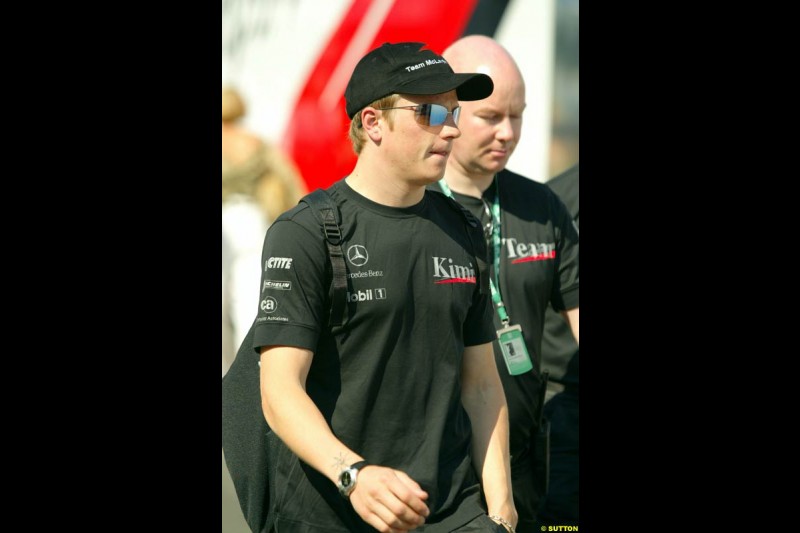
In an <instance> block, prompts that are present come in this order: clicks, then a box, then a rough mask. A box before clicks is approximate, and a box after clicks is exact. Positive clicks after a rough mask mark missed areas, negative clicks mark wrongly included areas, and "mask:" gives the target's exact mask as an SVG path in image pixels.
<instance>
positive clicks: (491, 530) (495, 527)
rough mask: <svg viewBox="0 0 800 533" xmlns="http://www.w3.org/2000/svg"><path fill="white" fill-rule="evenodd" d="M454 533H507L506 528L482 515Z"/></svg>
mask: <svg viewBox="0 0 800 533" xmlns="http://www.w3.org/2000/svg"><path fill="white" fill-rule="evenodd" d="M453 532H454V533H506V528H504V527H503V526H501V525H500V524H498V523H497V522H495V521H494V520H492V519H491V518H489V517H488V516H486V515H485V514H484V515H480V516H479V517H477V518H475V519H474V520H470V521H469V522H468V523H467V524H464V525H463V526H461V527H460V528H458V529H454V530H453Z"/></svg>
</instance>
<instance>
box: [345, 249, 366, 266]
mask: <svg viewBox="0 0 800 533" xmlns="http://www.w3.org/2000/svg"><path fill="white" fill-rule="evenodd" d="M347 260H348V261H350V263H352V264H353V265H354V266H357V267H360V266H364V265H366V264H367V261H369V253H367V249H366V248H364V247H363V246H361V245H360V244H354V245H352V246H351V247H350V248H348V249H347Z"/></svg>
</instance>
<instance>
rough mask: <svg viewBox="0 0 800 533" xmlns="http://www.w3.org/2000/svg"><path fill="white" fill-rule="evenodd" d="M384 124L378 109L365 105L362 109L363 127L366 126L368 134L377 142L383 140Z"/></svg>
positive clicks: (365, 129)
mask: <svg viewBox="0 0 800 533" xmlns="http://www.w3.org/2000/svg"><path fill="white" fill-rule="evenodd" d="M382 126H383V124H382V123H381V120H380V118H379V117H378V111H377V110H376V109H375V108H374V107H365V108H364V109H362V110H361V127H362V128H364V131H365V132H366V134H367V136H368V137H369V138H370V139H371V140H372V141H373V142H376V143H379V142H380V141H381V138H382V137H383V132H382V130H381V128H382Z"/></svg>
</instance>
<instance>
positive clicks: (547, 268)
mask: <svg viewBox="0 0 800 533" xmlns="http://www.w3.org/2000/svg"><path fill="white" fill-rule="evenodd" d="M442 56H443V57H444V58H445V59H446V60H447V61H448V63H449V64H450V66H451V67H452V68H453V70H454V71H456V72H480V73H484V74H488V75H489V76H490V77H491V78H492V81H493V82H494V91H493V92H492V94H491V95H490V96H489V97H488V98H484V99H482V100H476V101H472V102H461V117H460V120H459V123H458V127H459V129H460V130H461V137H460V138H459V139H457V140H456V141H455V142H454V143H453V149H452V151H451V153H450V157H449V159H448V161H447V167H446V170H445V175H444V178H443V179H442V180H441V181H440V182H439V183H438V184H432V185H430V186H429V187H430V188H434V189H439V190H441V191H442V192H443V193H444V194H447V195H448V196H452V197H453V198H455V199H456V200H457V201H458V202H459V203H461V204H462V205H463V206H464V207H466V208H467V209H468V210H469V211H470V212H472V214H474V215H475V216H476V217H478V218H479V219H480V220H481V222H482V223H483V227H484V234H485V237H486V240H487V245H488V250H489V256H490V265H491V276H490V279H491V280H492V298H493V300H494V304H495V314H494V323H495V328H496V329H497V330H498V339H499V340H495V342H494V343H493V346H494V355H495V362H496V364H497V367H498V370H499V373H500V377H501V380H502V382H503V387H504V390H505V393H506V400H507V403H508V414H509V422H510V446H511V456H512V462H511V475H512V483H513V490H514V503H515V505H516V508H517V511H518V513H519V524H518V526H517V531H518V532H519V533H527V532H530V531H536V530H539V527H538V526H539V525H538V524H537V523H536V514H537V508H538V506H539V502H540V500H541V499H542V496H543V494H544V492H545V489H546V484H547V468H546V465H547V431H548V428H547V421H546V420H545V421H543V419H542V404H543V396H544V392H545V388H546V380H547V377H546V375H544V376H543V375H542V372H541V371H540V370H541V345H542V336H543V327H544V314H545V310H546V309H547V306H548V304H552V306H553V308H554V309H556V310H557V311H559V312H560V313H561V314H562V316H563V317H564V318H565V320H566V321H567V323H568V324H569V326H570V329H571V331H572V333H573V335H574V337H575V339H576V341H577V340H578V323H579V312H578V281H579V276H578V231H577V228H576V227H575V225H574V224H573V222H572V216H571V215H570V213H569V211H568V209H567V208H566V207H565V205H564V203H563V202H562V201H561V200H560V199H559V198H558V196H556V195H555V194H554V193H553V192H552V191H551V190H550V189H549V188H548V187H547V186H545V185H544V184H541V183H537V182H535V181H533V180H531V179H528V178H525V177H523V176H520V175H518V174H515V173H513V172H510V171H508V170H506V164H507V163H508V160H509V158H510V157H511V155H512V154H513V153H514V149H515V148H516V146H517V143H518V142H519V139H520V132H521V128H522V114H523V112H524V111H525V82H524V80H523V78H522V73H521V72H520V70H519V68H518V66H517V64H516V62H515V61H514V59H513V58H512V57H511V55H510V54H509V53H508V51H507V50H506V49H505V48H503V47H502V46H501V45H500V44H498V43H497V42H496V41H494V40H493V39H490V38H489V37H485V36H482V35H471V36H467V37H464V38H462V39H459V40H458V41H456V42H455V43H453V44H452V45H451V46H450V47H449V48H448V49H447V50H445V51H444V53H443V54H442ZM520 333H521V334H520ZM520 337H521V338H520Z"/></svg>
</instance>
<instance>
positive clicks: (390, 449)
mask: <svg viewBox="0 0 800 533" xmlns="http://www.w3.org/2000/svg"><path fill="white" fill-rule="evenodd" d="M328 192H329V193H330V194H331V197H332V198H333V200H334V202H335V203H336V204H337V205H338V206H339V208H340V211H341V214H342V224H341V227H342V231H343V243H342V250H343V251H344V253H345V255H346V258H347V259H346V264H347V278H348V279H347V284H348V288H347V299H348V303H347V311H346V313H345V320H344V322H343V324H342V325H341V326H337V327H333V328H330V327H327V326H325V324H327V318H328V316H327V315H328V311H329V309H330V300H329V286H330V280H331V272H330V266H329V260H328V257H327V250H326V247H325V243H324V241H323V237H322V232H321V229H320V225H319V224H318V223H317V221H316V220H315V218H314V217H313V214H312V213H311V212H310V211H309V208H308V207H307V206H306V205H305V204H300V205H299V206H298V207H296V208H294V209H292V210H290V211H288V212H287V213H285V214H284V215H282V216H281V217H279V218H278V219H277V220H276V221H275V222H274V223H273V224H272V226H271V227H270V229H269V231H268V232H267V236H266V239H265V244H264V251H263V256H262V263H263V265H264V272H263V274H262V280H261V301H260V309H259V311H258V316H257V318H256V326H255V335H254V342H253V347H254V349H255V350H256V351H258V350H259V349H260V347H261V346H265V345H288V346H297V347H301V348H306V349H310V350H312V351H313V352H314V358H313V361H312V364H311V369H310V371H309V374H308V378H307V382H306V390H307V392H308V394H309V396H310V397H311V398H312V399H313V401H314V403H315V404H316V405H317V407H319V409H320V411H321V412H322V414H323V416H324V417H325V419H326V420H327V421H328V423H329V424H330V426H331V429H332V431H333V433H334V434H335V435H336V436H337V438H339V439H340V440H341V441H342V442H343V443H344V444H345V445H347V446H348V447H350V448H351V449H353V450H355V451H357V452H358V453H360V454H361V455H362V456H363V457H364V458H365V459H366V461H367V462H369V463H371V464H376V465H381V466H387V467H391V468H396V469H398V470H401V471H403V472H405V473H407V474H408V475H409V476H410V477H411V478H412V479H414V480H415V481H417V482H418V483H419V484H420V486H421V487H422V488H423V489H424V490H426V491H427V492H428V494H429V497H428V500H427V505H428V506H429V508H430V510H431V515H430V516H429V518H428V520H427V524H429V525H427V526H426V529H425V530H426V531H431V532H434V531H449V530H450V529H451V528H454V527H457V526H458V525H461V524H463V523H466V522H468V521H469V520H471V519H472V518H474V517H476V516H478V515H479V514H481V513H482V512H483V509H482V507H481V504H480V487H479V485H478V481H477V478H476V476H475V472H474V469H473V467H472V465H471V454H470V445H471V436H472V430H471V425H470V422H469V419H468V417H467V414H466V411H465V410H464V408H463V406H462V404H461V387H460V374H461V364H462V358H463V351H464V347H465V346H471V345H477V344H483V343H486V342H490V341H491V340H492V339H493V338H494V337H495V332H494V330H493V328H492V320H491V314H492V308H491V298H490V295H489V292H488V290H485V291H481V290H480V283H479V280H477V279H476V278H477V277H478V272H479V268H478V258H480V260H481V261H485V258H486V255H485V254H486V251H485V244H484V243H483V240H482V239H483V237H482V234H481V230H480V228H479V227H477V225H476V226H475V227H471V226H469V225H468V224H467V219H466V217H465V216H464V214H463V213H461V212H459V209H458V207H457V206H456V205H455V204H454V203H453V202H452V200H450V199H449V198H446V197H445V196H444V195H442V194H437V193H434V192H431V191H426V193H425V196H424V198H423V200H422V201H421V202H420V203H419V204H417V205H415V206H412V207H409V208H392V207H387V206H384V205H380V204H376V203H374V202H372V201H370V200H368V199H367V198H365V197H363V196H361V195H360V194H358V193H356V192H355V191H353V190H352V189H351V188H350V187H349V186H348V185H347V183H346V182H345V181H344V180H341V181H339V182H337V183H335V184H334V185H333V186H331V187H330V188H329V189H328ZM448 204H450V205H448ZM467 230H469V231H472V232H473V236H472V239H470V237H469V234H468V233H467ZM476 247H477V249H476ZM331 460H332V461H333V458H331ZM277 468H278V472H277V474H276V487H277V490H278V494H277V495H276V498H275V500H276V506H277V507H276V512H277V515H276V517H277V523H278V524H279V527H281V528H282V529H281V530H284V529H285V530H287V531H317V530H318V531H361V530H364V531H371V528H370V527H369V526H367V525H366V524H365V523H364V522H363V521H361V519H360V518H359V517H358V515H357V514H356V513H355V511H354V510H353V509H352V506H351V505H350V503H349V501H347V500H345V499H344V498H342V497H341V496H340V495H339V494H338V492H337V490H336V487H335V486H334V485H333V484H332V483H331V482H330V480H328V479H327V478H325V477H324V476H322V474H320V473H318V472H316V471H315V470H313V469H312V468H310V467H308V465H305V464H304V463H302V462H300V461H299V460H298V459H297V457H296V456H295V455H294V454H292V453H291V452H289V451H288V449H286V448H284V452H283V453H282V456H281V457H280V458H279V460H278V465H277ZM437 522H438V523H439V526H437V525H436V523H437Z"/></svg>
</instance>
